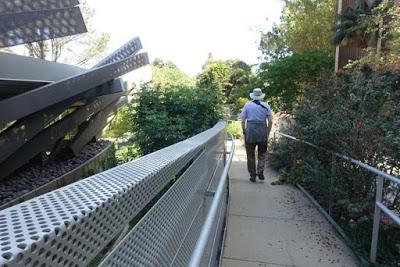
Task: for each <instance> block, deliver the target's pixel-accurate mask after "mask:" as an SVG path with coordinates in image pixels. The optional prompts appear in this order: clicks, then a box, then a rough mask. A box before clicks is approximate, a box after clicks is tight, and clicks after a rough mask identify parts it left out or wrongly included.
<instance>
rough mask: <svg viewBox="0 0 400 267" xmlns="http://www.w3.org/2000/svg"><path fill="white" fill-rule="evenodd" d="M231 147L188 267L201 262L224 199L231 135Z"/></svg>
mask: <svg viewBox="0 0 400 267" xmlns="http://www.w3.org/2000/svg"><path fill="white" fill-rule="evenodd" d="M231 140H232V142H231V143H232V147H231V150H230V152H229V153H230V154H229V158H228V161H227V163H226V166H225V168H224V171H223V173H222V177H221V180H220V181H219V184H218V187H217V191H216V192H215V195H214V200H213V202H212V204H211V207H210V210H209V212H208V214H207V217H206V220H205V222H204V225H203V228H202V230H201V232H200V236H199V239H198V241H197V243H196V247H195V249H194V252H193V254H192V258H191V260H190V263H189V265H188V266H190V267H198V266H200V264H201V260H202V258H203V255H204V251H205V250H206V247H207V243H208V240H209V239H210V235H211V229H212V225H213V224H214V223H215V222H216V219H217V216H218V208H219V206H220V205H221V204H222V202H223V201H226V187H227V179H228V172H229V169H230V166H231V163H232V159H233V155H234V153H235V142H234V140H233V138H232V136H231Z"/></svg>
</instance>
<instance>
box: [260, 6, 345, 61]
mask: <svg viewBox="0 0 400 267" xmlns="http://www.w3.org/2000/svg"><path fill="white" fill-rule="evenodd" d="M336 4H337V2H336V0H284V9H283V12H282V16H281V22H280V24H278V25H274V26H273V28H272V30H271V31H269V32H262V33H261V42H260V50H261V51H262V53H263V55H264V56H265V57H266V58H267V59H276V58H281V57H284V56H287V55H289V54H290V53H301V52H304V51H308V50H320V51H323V52H328V53H331V52H333V51H334V46H333V44H332V43H331V36H332V28H333V26H334V25H335V16H336Z"/></svg>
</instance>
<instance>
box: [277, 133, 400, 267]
mask: <svg viewBox="0 0 400 267" xmlns="http://www.w3.org/2000/svg"><path fill="white" fill-rule="evenodd" d="M276 134H279V135H280V136H283V137H285V138H287V139H291V140H294V141H297V142H301V143H303V144H306V145H308V146H311V147H314V148H317V149H320V150H323V151H325V152H328V153H330V154H331V155H332V161H334V160H335V159H336V158H340V159H342V160H345V161H349V162H351V163H353V164H355V165H357V166H359V167H361V168H363V169H365V170H367V171H368V172H371V173H373V174H376V175H377V178H376V197H375V198H376V199H375V211H374V219H373V230H372V241H371V250H370V261H371V262H372V263H375V262H376V253H377V245H378V239H379V226H380V220H381V212H383V213H384V214H386V215H387V216H389V217H390V218H391V219H392V220H393V221H394V222H396V223H397V224H398V225H400V217H399V216H398V215H397V214H396V213H394V212H393V211H392V210H390V209H389V208H388V207H386V206H385V205H384V204H383V202H382V196H383V185H384V179H387V180H389V181H391V182H393V183H395V184H398V185H400V178H398V177H395V176H393V175H390V174H388V173H386V172H383V171H381V170H379V169H377V168H374V167H372V166H370V165H368V164H365V163H363V162H361V161H359V160H356V159H353V158H351V157H348V156H346V155H343V154H340V153H336V152H334V151H329V150H327V149H325V148H323V147H320V146H317V145H315V144H313V143H310V142H307V141H305V140H301V139H298V138H296V137H293V136H290V135H287V134H284V133H280V132H275V133H274V136H273V140H274V142H276Z"/></svg>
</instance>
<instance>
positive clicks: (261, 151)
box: [246, 142, 268, 177]
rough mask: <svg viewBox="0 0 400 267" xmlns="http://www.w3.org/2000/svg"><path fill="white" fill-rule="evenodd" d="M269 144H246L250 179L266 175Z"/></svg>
mask: <svg viewBox="0 0 400 267" xmlns="http://www.w3.org/2000/svg"><path fill="white" fill-rule="evenodd" d="M256 147H257V171H256V155H255V154H256ZM267 147H268V142H263V143H254V144H253V143H246V154H247V169H248V171H249V173H250V177H255V176H256V175H257V174H259V173H264V166H265V160H266V154H267Z"/></svg>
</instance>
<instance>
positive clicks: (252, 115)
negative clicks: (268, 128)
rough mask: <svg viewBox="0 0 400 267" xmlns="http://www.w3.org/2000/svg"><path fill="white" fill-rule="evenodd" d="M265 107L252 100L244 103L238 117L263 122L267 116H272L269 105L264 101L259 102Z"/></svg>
mask: <svg viewBox="0 0 400 267" xmlns="http://www.w3.org/2000/svg"><path fill="white" fill-rule="evenodd" d="M260 104H261V105H263V106H264V107H266V108H262V107H260V106H259V105H257V104H256V103H254V102H249V103H246V105H244V107H243V110H242V113H240V117H241V118H242V119H246V120H248V121H262V122H265V121H266V120H267V118H268V117H270V116H272V110H271V107H270V106H269V105H268V104H267V103H265V102H260Z"/></svg>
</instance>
